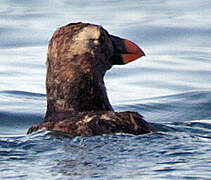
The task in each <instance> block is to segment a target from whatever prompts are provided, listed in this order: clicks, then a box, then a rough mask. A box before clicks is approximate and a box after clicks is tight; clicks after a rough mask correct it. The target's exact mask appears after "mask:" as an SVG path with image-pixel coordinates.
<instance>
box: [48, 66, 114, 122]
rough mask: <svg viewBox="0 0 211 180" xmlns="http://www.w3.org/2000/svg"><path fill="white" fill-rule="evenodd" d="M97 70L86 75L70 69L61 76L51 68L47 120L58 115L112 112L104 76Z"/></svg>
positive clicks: (91, 70) (74, 68)
mask: <svg viewBox="0 0 211 180" xmlns="http://www.w3.org/2000/svg"><path fill="white" fill-rule="evenodd" d="M95 68H98V71H95ZM95 68H93V69H90V71H87V72H84V71H82V70H81V69H78V67H74V66H71V68H70V69H68V71H67V72H66V73H65V72H63V73H61V72H54V71H53V70H54V69H55V68H51V67H50V66H48V68H47V78H46V91H47V111H46V116H45V119H47V118H48V117H49V116H52V115H53V114H55V113H59V112H73V111H76V112H83V111H113V108H112V106H111V104H110V102H109V99H108V97H107V93H106V89H105V85H104V80H103V79H104V74H105V73H104V72H103V71H99V67H95ZM57 69H58V68H57Z"/></svg>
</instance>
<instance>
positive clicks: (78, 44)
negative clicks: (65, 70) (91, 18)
mask: <svg viewBox="0 0 211 180" xmlns="http://www.w3.org/2000/svg"><path fill="white" fill-rule="evenodd" d="M99 37H100V28H99V27H97V26H87V27H84V28H83V29H82V30H81V31H80V32H79V33H78V34H77V35H76V36H75V38H74V41H73V42H74V44H72V45H71V47H73V48H71V52H72V54H77V55H79V54H84V53H86V52H91V51H92V49H91V48H89V42H90V40H92V41H93V43H94V44H95V45H98V44H99V42H98V39H99ZM91 53H92V52H91Z"/></svg>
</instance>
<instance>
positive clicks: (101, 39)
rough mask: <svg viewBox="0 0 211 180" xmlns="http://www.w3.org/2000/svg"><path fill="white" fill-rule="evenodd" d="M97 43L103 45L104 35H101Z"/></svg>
mask: <svg viewBox="0 0 211 180" xmlns="http://www.w3.org/2000/svg"><path fill="white" fill-rule="evenodd" d="M99 42H100V43H101V44H103V43H104V42H105V35H104V34H102V35H101V36H100V39H99Z"/></svg>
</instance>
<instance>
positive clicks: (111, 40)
mask: <svg viewBox="0 0 211 180" xmlns="http://www.w3.org/2000/svg"><path fill="white" fill-rule="evenodd" d="M141 56H144V52H143V51H142V50H141V49H140V48H139V47H138V46H137V45H136V44H135V43H133V42H131V41H130V40H127V39H122V38H120V37H117V36H114V35H111V34H109V33H108V32H107V31H106V30H105V29H104V28H103V27H102V26H99V25H94V24H89V23H81V22H79V23H70V24H68V25H65V26H63V27H60V28H59V29H58V30H57V31H56V32H55V33H54V34H53V37H52V38H51V40H50V42H49V46H48V54H47V77H46V94H47V111H46V114H45V118H44V121H43V122H41V123H40V124H35V125H33V126H32V127H31V128H30V129H29V130H28V133H32V132H34V131H37V130H40V129H46V130H49V131H52V132H58V133H62V134H65V135H68V136H71V137H74V136H93V135H101V134H106V133H129V134H144V133H149V132H152V131H153V127H152V125H151V124H150V123H148V122H146V121H145V120H144V119H143V116H142V115H140V114H139V113H137V112H131V111H126V112H115V111H114V110H113V108H112V106H111V104H110V102H109V99H108V97H107V93H106V88H105V85H104V80H103V78H104V75H105V73H106V71H107V70H109V69H110V68H111V67H112V66H113V65H123V64H127V63H129V62H131V61H133V60H135V59H137V58H139V57H141Z"/></svg>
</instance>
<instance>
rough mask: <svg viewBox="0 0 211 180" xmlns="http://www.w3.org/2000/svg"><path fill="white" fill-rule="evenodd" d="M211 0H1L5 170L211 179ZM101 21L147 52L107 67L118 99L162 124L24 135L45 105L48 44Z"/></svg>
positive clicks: (0, 158)
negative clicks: (75, 27) (124, 130)
mask: <svg viewBox="0 0 211 180" xmlns="http://www.w3.org/2000/svg"><path fill="white" fill-rule="evenodd" d="M210 11H211V2H210V1H208V0H204V1H199V0H189V1H166V0H148V1H146V0H135V1H128V0H124V1H117V0H109V1H97V0H94V1H87V0H86V1H85V0H82V1H72V2H69V1H64V0H62V1H57V0H53V1H48V0H47V1H40V0H38V1H33V2H30V1H27V2H26V1H20V0H19V1H17V0H12V1H11V0H8V1H5V0H3V1H2V2H1V8H0V19H1V20H0V178H5V179H9V178H13V179H41V178H45V179H46V178H48V179H70V177H71V178H72V179H85V178H86V179H87V178H90V179H132V178H133V179H210V177H211V176H210V169H211V153H210V147H211V144H210V139H211V131H210V130H211V125H210V119H211V113H210V112H211V110H210V107H211V104H210V103H211V91H210V89H211V83H210V82H211V80H210V79H211V73H210V69H211V65H210V59H211V49H210V47H211V41H209V39H210V35H211V30H210V29H211V21H210V16H211V15H210ZM78 21H84V22H91V23H96V24H101V25H103V27H105V28H106V29H107V30H108V31H109V32H110V33H112V34H115V35H118V36H121V37H125V38H127V39H130V40H132V41H134V42H136V43H137V44H138V45H140V47H141V48H142V49H143V50H144V51H145V53H146V55H147V56H146V57H143V58H141V59H140V60H137V61H135V62H133V63H131V64H128V65H126V66H115V67H114V68H113V69H112V70H110V71H109V72H108V73H107V75H106V85H107V90H108V94H109V97H110V100H111V102H112V104H113V105H114V108H115V109H116V110H119V111H124V110H133V111H138V112H140V113H141V114H143V115H144V117H145V119H146V120H147V121H150V122H152V123H154V126H155V127H156V129H157V132H156V133H153V134H147V135H143V136H132V135H127V134H112V135H103V136H95V137H83V138H81V137H76V138H74V139H69V138H65V137H55V136H53V135H51V134H50V133H49V132H45V131H44V132H43V131H41V132H38V133H36V134H33V135H25V134H26V131H27V129H28V127H30V126H31V125H32V124H34V123H37V122H40V121H42V118H43V115H44V113H45V106H46V102H45V74H46V72H45V61H46V53H47V45H48V41H49V39H50V37H51V36H52V34H53V32H54V31H55V29H56V28H58V27H59V26H61V25H64V24H67V23H69V22H78Z"/></svg>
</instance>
